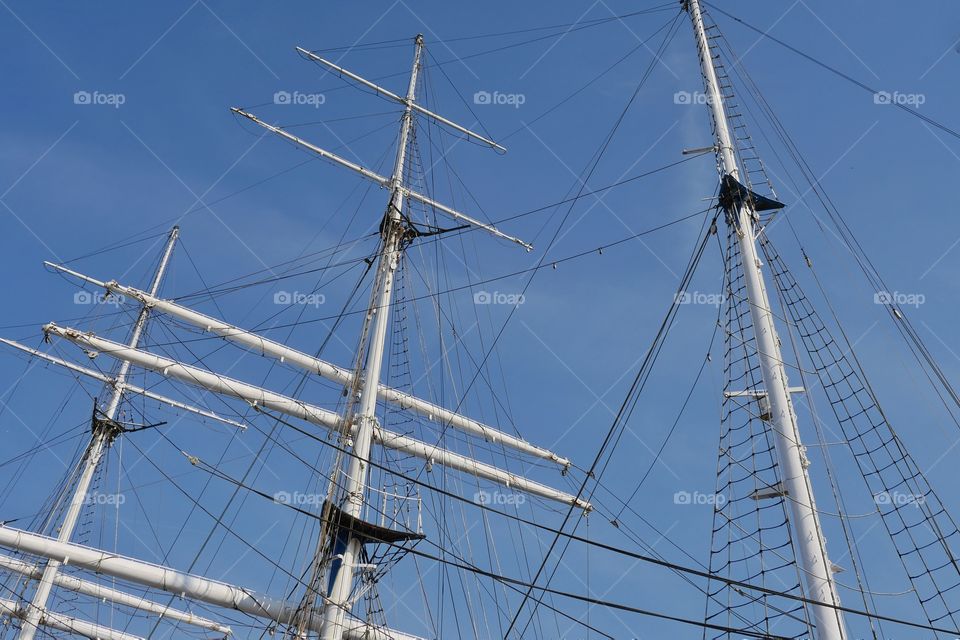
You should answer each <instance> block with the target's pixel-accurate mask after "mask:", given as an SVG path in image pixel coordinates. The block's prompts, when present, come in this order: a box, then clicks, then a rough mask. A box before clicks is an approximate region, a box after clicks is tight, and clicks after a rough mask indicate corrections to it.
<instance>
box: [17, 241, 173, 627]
mask: <svg viewBox="0 0 960 640" xmlns="http://www.w3.org/2000/svg"><path fill="white" fill-rule="evenodd" d="M179 235H180V228H179V227H174V228H173V229H172V230H171V231H170V235H169V237H168V238H167V244H166V247H165V248H164V251H163V255H162V257H161V258H160V265H159V266H158V267H157V271H156V273H155V274H154V276H153V282H152V283H151V285H150V291H151V292H152V293H153V294H154V295H156V293H157V292H158V291H159V290H160V283H161V281H162V280H163V274H164V272H165V271H166V270H167V264H168V263H169V262H170V255H171V254H172V253H173V247H174V245H175V244H176V243H177V237H178V236H179ZM149 315H150V309H149V308H148V307H146V306H144V307H142V308H141V309H140V314H139V315H138V316H137V321H136V322H135V323H134V325H133V331H132V333H131V334H130V342H129V345H130V347H131V348H136V346H137V344H138V343H139V342H140V335H141V334H142V333H143V328H144V326H145V325H146V324H147V317H148V316H149ZM129 370H130V363H129V362H122V363H121V364H120V371H119V373H118V374H117V377H116V378H115V381H114V385H113V394H112V396H111V397H110V403H109V404H108V405H107V409H106V411H104V412H103V418H98V417H97V416H96V415H94V417H93V435H92V436H91V438H90V444H89V446H88V447H87V450H86V453H85V455H84V458H83V463H82V464H83V470H82V472H81V473H80V478H79V480H77V486H76V489H75V490H74V492H73V495H72V496H71V499H70V504H69V506H68V507H67V512H66V514H65V515H64V517H63V524H62V525H61V526H60V531H59V533H58V535H57V540H59V541H60V542H69V541H70V538H71V537H73V532H74V529H76V526H77V520H78V519H79V518H80V512H81V510H82V509H83V505H84V503H85V502H86V500H87V491H89V490H90V483H91V482H93V475H94V473H95V472H96V470H97V466H98V465H99V464H100V459H101V458H102V457H103V454H104V451H106V449H107V447H108V446H109V445H110V443H111V441H112V440H113V438H114V437H115V436H116V435H117V431H116V429H115V424H116V423H115V422H114V420H115V418H116V415H117V409H118V408H119V407H120V400H121V399H122V397H123V385H124V381H125V380H126V377H127V373H128V372H129ZM60 564H61V563H60V562H57V561H56V560H50V561H49V562H47V565H46V567H44V570H43V575H42V576H41V578H40V584H39V585H37V590H36V592H35V593H34V594H33V600H32V601H31V603H30V606H29V607H28V609H27V615H26V617H25V619H24V621H23V628H22V629H21V631H20V640H33V637H34V636H35V635H36V633H37V629H38V628H39V626H40V620H41V618H42V617H43V616H44V612H45V610H46V606H47V600H48V599H49V597H50V591H51V590H52V589H53V585H54V583H55V579H56V577H57V573H58V572H59V571H60Z"/></svg>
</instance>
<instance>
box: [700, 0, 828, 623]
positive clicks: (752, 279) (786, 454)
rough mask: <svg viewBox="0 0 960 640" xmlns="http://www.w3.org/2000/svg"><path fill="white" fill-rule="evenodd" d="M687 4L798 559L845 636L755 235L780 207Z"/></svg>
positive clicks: (816, 602)
mask: <svg viewBox="0 0 960 640" xmlns="http://www.w3.org/2000/svg"><path fill="white" fill-rule="evenodd" d="M681 3H682V5H683V8H684V9H685V10H686V11H687V12H688V13H689V14H690V20H691V22H692V23H693V30H694V35H695V37H696V40H697V48H698V49H699V54H700V68H701V71H702V72H703V81H704V89H705V91H706V93H707V104H708V105H709V106H710V112H711V114H712V116H713V125H714V134H715V136H716V149H717V157H718V160H719V165H720V166H719V167H718V169H719V171H720V177H721V191H720V203H719V204H720V206H721V207H723V209H724V211H725V213H726V219H727V221H728V223H729V224H731V225H732V226H733V227H734V228H735V229H736V231H737V239H738V244H739V249H740V256H741V264H742V269H743V279H744V288H745V290H746V294H747V298H748V302H749V306H750V317H751V322H752V324H753V332H754V338H755V340H756V344H755V348H756V350H757V358H758V360H759V363H760V374H761V375H760V377H761V379H762V381H763V390H758V391H759V392H760V393H762V394H763V396H765V398H766V402H767V404H768V405H769V407H770V410H769V413H768V415H767V417H765V418H763V419H764V420H765V421H766V422H767V423H768V424H767V427H768V428H769V430H770V432H771V436H772V439H773V441H774V447H775V449H776V452H777V458H778V461H779V473H780V484H781V485H782V491H783V493H784V495H785V496H787V497H788V500H787V502H788V504H789V519H790V525H791V527H792V528H793V531H794V544H795V547H796V549H797V556H798V561H799V565H800V567H801V569H802V571H803V582H804V584H805V585H806V588H805V595H806V597H807V598H809V599H810V600H811V601H812V602H811V603H810V606H809V610H810V617H811V622H812V623H813V624H814V626H815V628H816V637H817V638H818V639H819V640H845V639H846V638H847V634H846V630H845V628H844V620H843V614H842V612H841V610H840V598H839V596H838V594H837V589H836V582H835V580H834V577H833V571H834V567H833V564H832V563H831V562H830V558H829V556H828V555H827V547H826V540H825V539H824V536H823V531H822V528H821V526H820V518H819V513H818V511H817V506H816V502H815V501H814V495H813V488H812V486H811V484H810V476H809V474H808V472H807V468H808V467H809V466H810V460H809V459H808V458H807V455H806V448H805V447H804V446H803V444H802V442H801V440H800V430H799V426H798V421H797V415H796V413H795V411H794V409H793V401H792V399H791V393H792V392H793V389H792V388H791V387H790V386H789V382H788V380H787V373H786V369H785V367H784V360H783V354H782V351H781V349H780V338H779V337H778V335H777V327H776V322H775V320H774V315H773V310H772V308H771V305H770V299H769V297H768V295H767V287H766V282H765V279H764V274H763V270H762V262H761V260H760V256H759V253H758V251H757V237H758V236H759V235H760V234H761V233H762V228H758V227H757V224H756V223H757V211H759V210H762V209H764V208H780V207H782V206H783V205H781V204H780V203H779V202H774V201H772V200H768V199H766V198H762V197H761V196H758V195H757V194H754V193H753V192H752V191H751V190H750V189H748V188H747V187H745V186H744V185H743V184H742V181H741V174H740V168H739V166H738V164H737V154H736V149H735V147H734V141H733V137H732V135H731V133H730V125H729V122H728V119H727V114H726V111H725V108H724V102H723V100H724V95H723V92H722V91H721V89H720V83H719V82H718V74H717V69H716V66H717V64H718V60H717V59H718V58H719V53H716V54H715V53H714V49H713V48H712V47H711V45H710V39H709V38H708V36H707V32H706V28H705V27H704V20H703V13H702V11H701V9H700V0H682V2H681Z"/></svg>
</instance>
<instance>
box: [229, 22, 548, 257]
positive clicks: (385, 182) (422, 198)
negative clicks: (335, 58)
mask: <svg viewBox="0 0 960 640" xmlns="http://www.w3.org/2000/svg"><path fill="white" fill-rule="evenodd" d="M418 38H419V39H420V41H422V36H418ZM297 51H298V52H299V53H300V54H301V55H303V56H305V57H307V58H308V59H310V60H313V61H315V62H318V63H320V64H323V65H325V66H327V67H329V68H330V69H332V70H333V71H335V72H336V73H337V74H338V75H340V76H341V77H345V78H349V79H350V80H353V81H355V82H357V83H359V84H361V85H363V86H365V87H368V88H370V89H373V90H374V91H376V92H377V94H378V95H382V96H384V97H386V98H388V99H389V100H393V101H395V102H398V103H400V104H402V105H404V107H406V108H407V109H409V110H410V111H412V112H416V113H417V114H420V115H422V116H426V117H427V118H430V119H431V120H433V121H435V122H438V123H440V124H442V125H444V126H445V127H448V128H450V129H453V130H454V131H457V132H459V133H462V134H463V135H465V136H466V137H467V138H468V139H471V140H476V141H478V142H480V143H482V144H484V145H486V146H488V147H490V148H491V149H495V150H497V151H500V152H506V148H505V147H503V146H502V145H499V144H497V143H496V142H494V141H493V140H490V139H489V138H486V137H485V136H482V135H480V134H479V133H476V132H474V131H471V130H470V129H467V128H466V127H463V126H461V125H459V124H457V123H455V122H453V121H452V120H449V119H447V118H445V117H443V116H441V115H439V114H436V113H434V112H433V111H430V110H429V109H426V108H425V107H422V106H421V105H419V104H417V102H416V101H415V99H413V98H411V97H409V92H408V96H407V97H403V96H400V95H398V94H396V93H394V92H392V91H390V90H388V89H385V88H383V87H381V86H379V85H377V84H375V83H373V82H371V81H369V80H367V79H366V78H363V77H362V76H360V75H359V74H356V73H353V72H352V71H348V70H347V69H344V68H343V67H340V66H338V65H336V64H334V63H332V62H330V61H328V60H325V59H323V58H321V57H320V56H318V55H316V54H315V53H313V52H311V51H308V50H307V49H304V48H303V47H297ZM231 111H233V112H234V113H235V114H237V115H240V116H243V117H245V118H247V119H249V120H250V121H252V122H254V123H256V124H258V125H260V126H261V127H263V128H264V129H266V130H268V131H271V132H273V133H275V134H277V135H279V136H280V137H282V138H286V139H287V140H289V141H290V142H293V143H295V144H297V145H300V146H301V147H303V148H305V149H307V150H309V151H311V152H313V153H315V154H317V155H318V156H320V157H321V158H324V159H325V160H329V161H331V162H333V163H334V164H338V165H340V166H341V167H345V168H347V169H350V170H351V171H353V172H355V173H358V174H359V175H361V176H363V177H364V178H366V179H367V180H370V181H372V182H375V183H377V184H379V185H380V186H381V187H383V188H388V189H391V190H397V189H398V190H399V192H400V194H401V196H402V197H403V198H408V199H412V200H416V201H418V202H420V203H422V204H425V205H426V206H428V207H430V208H432V209H435V210H437V211H440V212H442V213H444V214H446V215H448V216H450V217H451V218H454V219H455V220H458V221H460V222H463V223H465V224H467V225H469V226H473V227H477V228H480V229H483V230H484V231H486V232H487V233H490V234H491V235H493V236H495V237H498V238H502V239H504V240H509V241H510V242H514V243H516V244H519V245H520V246H521V247H523V248H524V249H526V250H527V251H530V250H532V249H533V245H531V244H529V243H527V242H524V241H523V240H521V239H520V238H516V237H514V236H511V235H508V234H506V233H504V232H502V231H500V230H499V229H497V228H496V227H495V226H494V225H491V224H486V223H484V222H481V221H479V220H477V219H475V218H473V217H471V216H469V215H467V214H465V213H462V212H460V211H457V210H456V209H453V208H452V207H448V206H446V205H444V204H442V203H440V202H437V201H436V200H434V199H433V198H430V197H428V196H426V195H424V194H421V193H419V192H417V191H414V190H413V189H410V188H409V187H406V186H404V185H397V184H396V180H395V179H394V178H393V177H387V176H383V175H380V174H379V173H377V172H376V171H371V170H370V169H367V168H366V167H363V166H362V165H359V164H357V163H355V162H351V161H350V160H347V159H346V158H343V157H341V156H339V155H337V154H335V153H332V152H330V151H327V150H326V149H323V148H322V147H319V146H317V145H314V144H311V143H310V142H307V141H306V140H303V139H302V138H300V137H298V136H295V135H293V134H292V133H289V132H288V131H285V130H284V129H282V128H281V127H278V126H275V125H272V124H269V123H267V122H264V121H263V120H261V119H260V118H258V117H257V116H255V115H253V114H252V113H250V112H248V111H245V110H243V109H241V108H239V107H233V108H232V109H231Z"/></svg>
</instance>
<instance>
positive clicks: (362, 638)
mask: <svg viewBox="0 0 960 640" xmlns="http://www.w3.org/2000/svg"><path fill="white" fill-rule="evenodd" d="M0 546H3V547H7V548H8V549H16V550H18V551H22V552H24V553H29V554H31V555H35V556H42V557H44V558H49V559H51V560H56V561H58V562H62V563H63V564H70V565H73V566H76V567H80V568H82V569H86V570H89V571H93V572H95V573H98V574H102V575H106V576H112V577H114V578H119V579H121V580H129V581H130V582H135V583H137V584H141V585H144V586H146V587H150V588H152V589H160V590H162V591H166V592H167V593H172V594H174V595H177V596H180V597H184V598H188V599H191V600H197V601H200V602H205V603H207V604H212V605H215V606H218V607H224V608H226V609H233V610H236V611H241V612H243V613H246V614H249V615H252V616H256V617H258V618H266V619H268V620H274V621H276V622H279V623H281V624H290V623H291V622H293V620H294V618H295V616H296V614H297V611H298V609H299V606H298V605H297V604H294V603H291V602H285V601H282V600H277V599H275V598H271V597H269V596H266V595H262V594H258V593H256V592H254V591H252V590H250V589H246V588H244V587H238V586H234V585H231V584H227V583H226V582H220V581H217V580H210V579H209V578H204V577H203V576H198V575H196V574H191V573H183V572H181V571H177V570H176V569H171V568H169V567H164V566H161V565H156V564H151V563H149V562H144V561H142V560H137V559H135V558H129V557H126V556H121V555H117V554H116V553H112V552H106V551H101V550H99V549H94V548H91V547H86V546H83V545H79V544H73V543H70V542H60V541H58V540H55V539H53V538H48V537H47V536H41V535H39V534H36V533H31V532H29V531H22V530H20V529H13V528H10V527H4V526H0ZM47 615H48V616H49V615H51V614H47ZM309 618H310V619H309V622H308V626H309V627H310V629H311V630H313V631H319V630H320V625H321V623H322V622H323V612H322V611H319V610H314V611H313V612H311V614H310V616H309ZM82 635H85V634H82ZM88 637H96V636H88ZM100 637H102V638H104V639H106V638H110V637H111V636H107V635H102V636H100ZM113 637H114V638H116V640H135V638H136V637H135V636H126V637H122V636H113ZM343 637H344V640H423V639H422V638H419V637H417V636H413V635H410V634H407V633H401V632H399V631H393V630H392V629H381V628H379V627H375V626H373V625H369V624H367V623H365V622H363V621H362V620H357V619H354V620H353V622H352V623H351V628H350V629H349V630H347V631H346V632H344V634H343Z"/></svg>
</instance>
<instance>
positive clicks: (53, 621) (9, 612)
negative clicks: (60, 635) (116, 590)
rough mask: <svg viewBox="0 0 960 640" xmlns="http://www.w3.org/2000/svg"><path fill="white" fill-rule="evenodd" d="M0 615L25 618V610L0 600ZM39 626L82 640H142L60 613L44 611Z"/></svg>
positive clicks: (142, 639) (14, 603)
mask: <svg viewBox="0 0 960 640" xmlns="http://www.w3.org/2000/svg"><path fill="white" fill-rule="evenodd" d="M0 615H4V616H10V617H13V618H25V617H26V615H27V610H26V609H24V608H23V607H20V606H19V605H18V604H17V603H16V602H14V601H13V600H7V599H4V598H0ZM40 626H41V627H50V628H51V629H56V630H57V631H64V632H66V633H71V634H74V635H78V636H83V637H84V638H90V640H144V638H142V637H141V636H135V635H133V634H130V633H124V632H123V631H117V630H116V629H111V628H109V627H104V626H102V625H99V624H96V623H93V622H87V621H86V620H79V619H77V618H72V617H70V616H65V615H63V614H60V613H53V612H52V611H45V612H44V613H43V616H42V617H41V618H40Z"/></svg>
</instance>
